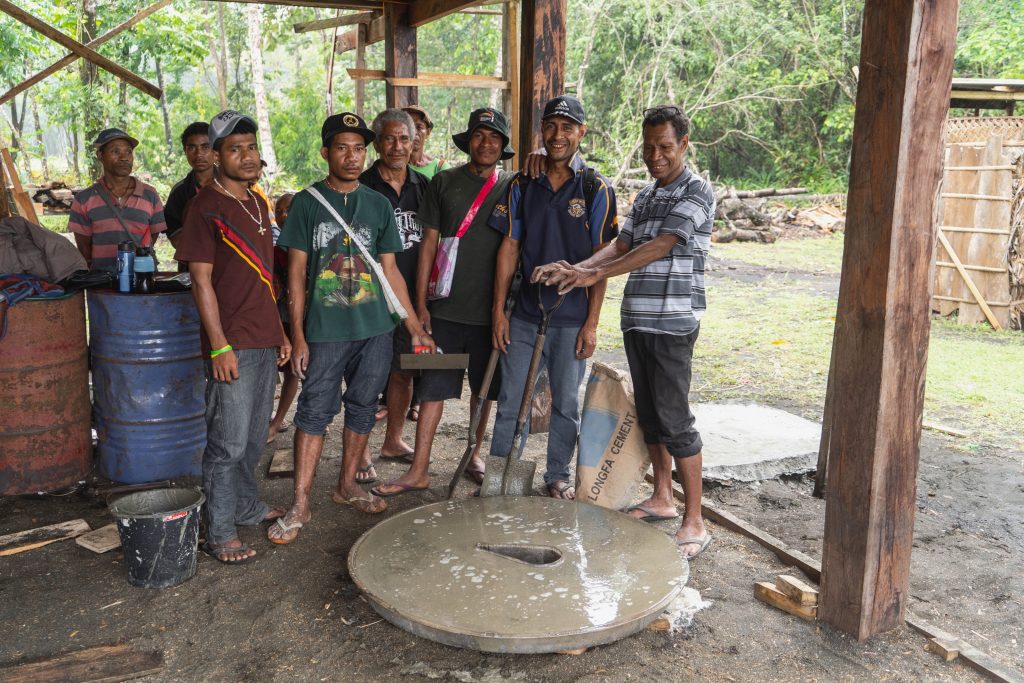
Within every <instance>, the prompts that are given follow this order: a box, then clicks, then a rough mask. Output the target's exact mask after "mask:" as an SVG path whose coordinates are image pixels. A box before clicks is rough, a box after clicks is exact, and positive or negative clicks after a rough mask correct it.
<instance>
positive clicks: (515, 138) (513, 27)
mask: <svg viewBox="0 0 1024 683" xmlns="http://www.w3.org/2000/svg"><path fill="white" fill-rule="evenodd" d="M501 34H502V43H501V56H502V60H503V61H504V64H503V65H502V72H501V77H502V78H503V79H504V80H506V81H508V85H509V89H508V90H506V91H505V92H503V93H502V98H501V99H502V107H503V109H504V110H505V112H506V113H507V114H508V125H509V129H510V131H511V133H512V139H511V140H510V143H511V145H512V149H514V150H516V151H517V154H516V155H515V156H514V157H512V158H511V159H509V160H508V161H507V162H506V163H507V164H508V165H509V166H508V168H509V170H512V171H517V170H519V166H520V158H519V154H518V150H519V106H520V102H519V4H518V3H517V2H515V0H513V1H512V2H507V3H505V11H504V13H503V14H502V21H501Z"/></svg>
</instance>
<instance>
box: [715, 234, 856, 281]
mask: <svg viewBox="0 0 1024 683" xmlns="http://www.w3.org/2000/svg"><path fill="white" fill-rule="evenodd" d="M711 253H712V255H714V256H716V257H718V258H722V259H728V260H731V261H742V262H743V263H749V264H751V265H755V266H766V267H769V268H792V269H794V270H806V271H810V272H825V273H838V272H839V270H840V268H841V267H842V265H843V235H842V233H833V234H831V235H826V236H824V237H813V238H807V239H800V240H780V241H778V242H776V243H774V244H760V243H757V242H730V243H727V244H713V245H711Z"/></svg>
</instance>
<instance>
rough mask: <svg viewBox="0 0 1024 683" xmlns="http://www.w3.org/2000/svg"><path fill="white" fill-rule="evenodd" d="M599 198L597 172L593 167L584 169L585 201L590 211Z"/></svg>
mask: <svg viewBox="0 0 1024 683" xmlns="http://www.w3.org/2000/svg"><path fill="white" fill-rule="evenodd" d="M596 197H597V170H596V169H594V168H593V167H592V166H585V167H584V168H583V200H584V201H585V202H586V203H587V208H588V209H589V208H590V207H591V206H593V204H594V199H595V198H596Z"/></svg>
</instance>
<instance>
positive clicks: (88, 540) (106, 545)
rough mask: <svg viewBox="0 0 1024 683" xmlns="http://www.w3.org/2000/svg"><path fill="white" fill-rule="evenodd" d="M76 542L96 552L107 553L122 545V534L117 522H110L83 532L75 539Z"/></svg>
mask: <svg viewBox="0 0 1024 683" xmlns="http://www.w3.org/2000/svg"><path fill="white" fill-rule="evenodd" d="M75 543H77V544H78V545H80V546H82V547H83V548H87V549H89V550H91V551H93V552H94V553H105V552H108V551H111V550H115V549H117V548H120V547H121V534H119V533H117V524H108V525H106V526H101V527H100V528H99V529H96V530H95V531H90V532H89V533H87V534H82V535H81V536H79V537H77V538H76V539H75Z"/></svg>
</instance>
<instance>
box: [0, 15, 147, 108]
mask: <svg viewBox="0 0 1024 683" xmlns="http://www.w3.org/2000/svg"><path fill="white" fill-rule="evenodd" d="M0 11H3V12H4V13H6V14H7V15H9V16H11V17H12V18H14V19H17V20H18V21H20V22H21V23H23V24H25V25H26V26H28V27H29V28H31V29H34V30H35V31H37V32H39V33H41V34H43V35H44V36H46V37H47V38H49V39H50V40H53V41H54V42H57V43H60V44H61V45H63V46H64V47H66V48H67V49H69V50H71V51H72V52H74V53H75V54H76V55H78V56H79V57H81V58H82V59H85V60H88V61H90V62H92V63H93V64H95V65H96V66H98V67H100V68H101V69H103V70H104V71H109V72H110V73H112V74H113V75H115V76H117V77H118V78H120V79H121V80H122V81H124V82H125V83H127V84H128V85H131V86H132V87H134V88H137V89H139V90H141V91H142V92H144V93H146V94H147V95H149V96H150V97H152V98H154V99H157V100H159V99H160V98H161V97H162V96H163V91H162V90H161V89H160V88H158V87H156V86H155V85H153V84H152V83H150V82H149V81H147V80H145V79H144V78H142V77H141V76H139V75H138V74H134V73H132V72H131V71H129V70H128V69H126V68H124V67H123V66H121V65H120V64H118V63H117V62H115V61H113V60H111V59H107V58H106V57H104V56H103V55H101V54H100V53H99V52H96V50H93V49H92V48H89V47H86V46H85V45H82V44H81V43H80V42H78V41H77V40H75V39H74V38H72V37H70V36H67V35H65V34H63V33H61V32H60V31H58V30H57V29H55V28H53V27H52V26H50V25H49V24H47V23H46V22H45V21H43V20H42V19H39V18H38V17H36V16H34V15H32V14H29V13H28V12H26V11H25V10H23V9H22V8H20V7H18V6H17V5H15V4H14V3H12V2H10V1H9V0H0Z"/></svg>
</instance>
